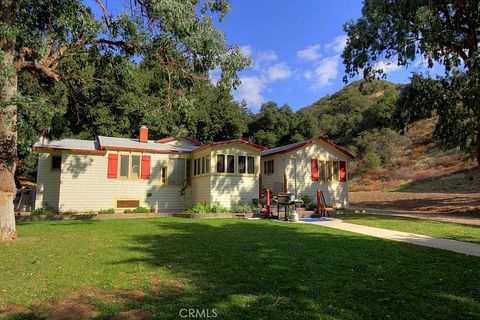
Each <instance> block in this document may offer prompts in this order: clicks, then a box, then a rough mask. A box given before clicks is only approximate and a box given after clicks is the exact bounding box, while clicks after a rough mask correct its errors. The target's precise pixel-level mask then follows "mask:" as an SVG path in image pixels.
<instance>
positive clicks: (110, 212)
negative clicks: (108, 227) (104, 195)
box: [98, 208, 115, 214]
mask: <svg viewBox="0 0 480 320" xmlns="http://www.w3.org/2000/svg"><path fill="white" fill-rule="evenodd" d="M114 213H115V209H113V208H110V209H100V210H98V214H114Z"/></svg>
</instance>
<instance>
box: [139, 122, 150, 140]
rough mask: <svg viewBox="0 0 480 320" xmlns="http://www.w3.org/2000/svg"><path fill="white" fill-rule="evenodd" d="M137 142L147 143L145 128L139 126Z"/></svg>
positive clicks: (146, 129) (146, 130)
mask: <svg viewBox="0 0 480 320" xmlns="http://www.w3.org/2000/svg"><path fill="white" fill-rule="evenodd" d="M139 137H140V138H139V139H138V140H139V141H140V142H145V143H146V142H148V128H147V127H146V126H143V125H142V126H140V134H139Z"/></svg>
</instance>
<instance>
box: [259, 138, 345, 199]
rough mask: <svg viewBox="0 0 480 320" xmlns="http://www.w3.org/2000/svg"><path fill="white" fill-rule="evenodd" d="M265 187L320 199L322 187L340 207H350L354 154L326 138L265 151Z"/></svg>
mask: <svg viewBox="0 0 480 320" xmlns="http://www.w3.org/2000/svg"><path fill="white" fill-rule="evenodd" d="M261 156H262V164H263V175H262V176H261V180H262V182H261V183H262V186H263V188H269V189H271V190H272V193H273V194H276V193H278V192H289V193H293V194H295V196H296V197H297V198H299V197H301V196H302V195H308V196H309V197H310V198H311V199H312V200H314V201H315V199H316V192H317V190H318V189H320V190H321V191H323V194H324V196H325V201H326V202H327V203H328V204H329V205H331V206H333V207H336V208H347V207H348V179H347V168H348V163H349V161H350V160H352V159H354V156H353V155H352V154H351V153H349V152H348V151H346V150H345V149H343V148H341V147H339V146H337V145H335V144H333V143H332V142H330V141H328V140H327V139H325V138H322V137H317V138H312V139H309V140H306V141H302V142H297V143H292V144H289V145H285V146H281V147H277V148H272V149H269V150H266V151H263V152H262V153H261Z"/></svg>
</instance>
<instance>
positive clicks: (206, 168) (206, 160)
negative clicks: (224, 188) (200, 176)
mask: <svg viewBox="0 0 480 320" xmlns="http://www.w3.org/2000/svg"><path fill="white" fill-rule="evenodd" d="M205 173H210V156H206V157H205Z"/></svg>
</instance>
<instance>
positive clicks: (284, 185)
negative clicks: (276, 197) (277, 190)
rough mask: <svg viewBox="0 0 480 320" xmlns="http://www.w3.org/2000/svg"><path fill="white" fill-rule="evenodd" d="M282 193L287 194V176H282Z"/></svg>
mask: <svg viewBox="0 0 480 320" xmlns="http://www.w3.org/2000/svg"><path fill="white" fill-rule="evenodd" d="M283 192H285V193H286V192H288V180H287V174H286V173H284V174H283Z"/></svg>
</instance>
